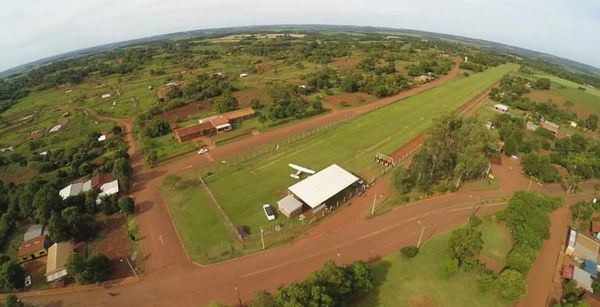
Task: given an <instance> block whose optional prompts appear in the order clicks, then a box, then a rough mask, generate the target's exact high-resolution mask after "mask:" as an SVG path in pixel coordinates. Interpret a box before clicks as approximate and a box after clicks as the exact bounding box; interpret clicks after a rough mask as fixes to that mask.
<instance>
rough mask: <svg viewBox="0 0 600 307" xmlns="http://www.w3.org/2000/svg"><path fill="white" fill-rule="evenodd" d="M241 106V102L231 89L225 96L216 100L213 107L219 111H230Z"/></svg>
mask: <svg viewBox="0 0 600 307" xmlns="http://www.w3.org/2000/svg"><path fill="white" fill-rule="evenodd" d="M239 107H240V103H239V102H238V100H237V98H235V96H234V95H233V94H232V93H231V92H229V91H227V92H225V94H223V96H221V97H219V98H218V99H217V100H215V103H214V104H213V109H214V110H215V111H216V112H217V113H226V112H230V111H233V110H236V109H238V108H239Z"/></svg>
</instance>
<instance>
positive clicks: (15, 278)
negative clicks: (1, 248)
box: [0, 260, 25, 289]
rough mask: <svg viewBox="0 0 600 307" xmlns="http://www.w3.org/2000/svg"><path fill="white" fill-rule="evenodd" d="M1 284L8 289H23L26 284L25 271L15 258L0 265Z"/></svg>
mask: <svg viewBox="0 0 600 307" xmlns="http://www.w3.org/2000/svg"><path fill="white" fill-rule="evenodd" d="M0 285H1V286H2V287H4V288H8V289H21V288H23V286H24V285H25V271H23V268H22V267H21V266H20V265H19V264H18V263H17V262H16V261H15V260H9V261H7V262H5V263H3V264H2V265H1V266H0Z"/></svg>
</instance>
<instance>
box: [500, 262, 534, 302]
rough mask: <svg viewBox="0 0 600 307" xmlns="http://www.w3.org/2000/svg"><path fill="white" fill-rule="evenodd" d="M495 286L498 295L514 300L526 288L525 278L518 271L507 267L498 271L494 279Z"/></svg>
mask: <svg viewBox="0 0 600 307" xmlns="http://www.w3.org/2000/svg"><path fill="white" fill-rule="evenodd" d="M496 287H497V288H498V292H499V293H500V295H501V296H502V297H503V298H505V299H507V300H510V301H516V300H517V299H519V298H520V297H521V296H522V295H523V294H525V290H526V289H527V285H526V284H525V278H524V277H523V274H521V273H520V272H519V271H516V270H512V269H507V270H504V271H503V272H502V273H500V276H498V279H497V280H496Z"/></svg>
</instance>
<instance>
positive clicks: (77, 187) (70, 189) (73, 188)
mask: <svg viewBox="0 0 600 307" xmlns="http://www.w3.org/2000/svg"><path fill="white" fill-rule="evenodd" d="M91 189H92V181H91V180H88V181H85V182H75V183H71V184H70V185H68V186H66V187H64V188H63V189H62V190H60V191H59V192H58V194H60V197H62V199H67V198H69V197H71V196H75V195H79V194H81V193H85V192H87V191H90V190H91Z"/></svg>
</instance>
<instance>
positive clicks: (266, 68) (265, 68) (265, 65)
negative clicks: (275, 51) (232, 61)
mask: <svg viewBox="0 0 600 307" xmlns="http://www.w3.org/2000/svg"><path fill="white" fill-rule="evenodd" d="M275 64H276V63H275V62H273V61H268V62H262V63H258V64H256V65H254V66H255V67H256V69H257V70H258V71H259V72H261V73H263V72H270V71H272V70H273V66H275Z"/></svg>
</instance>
